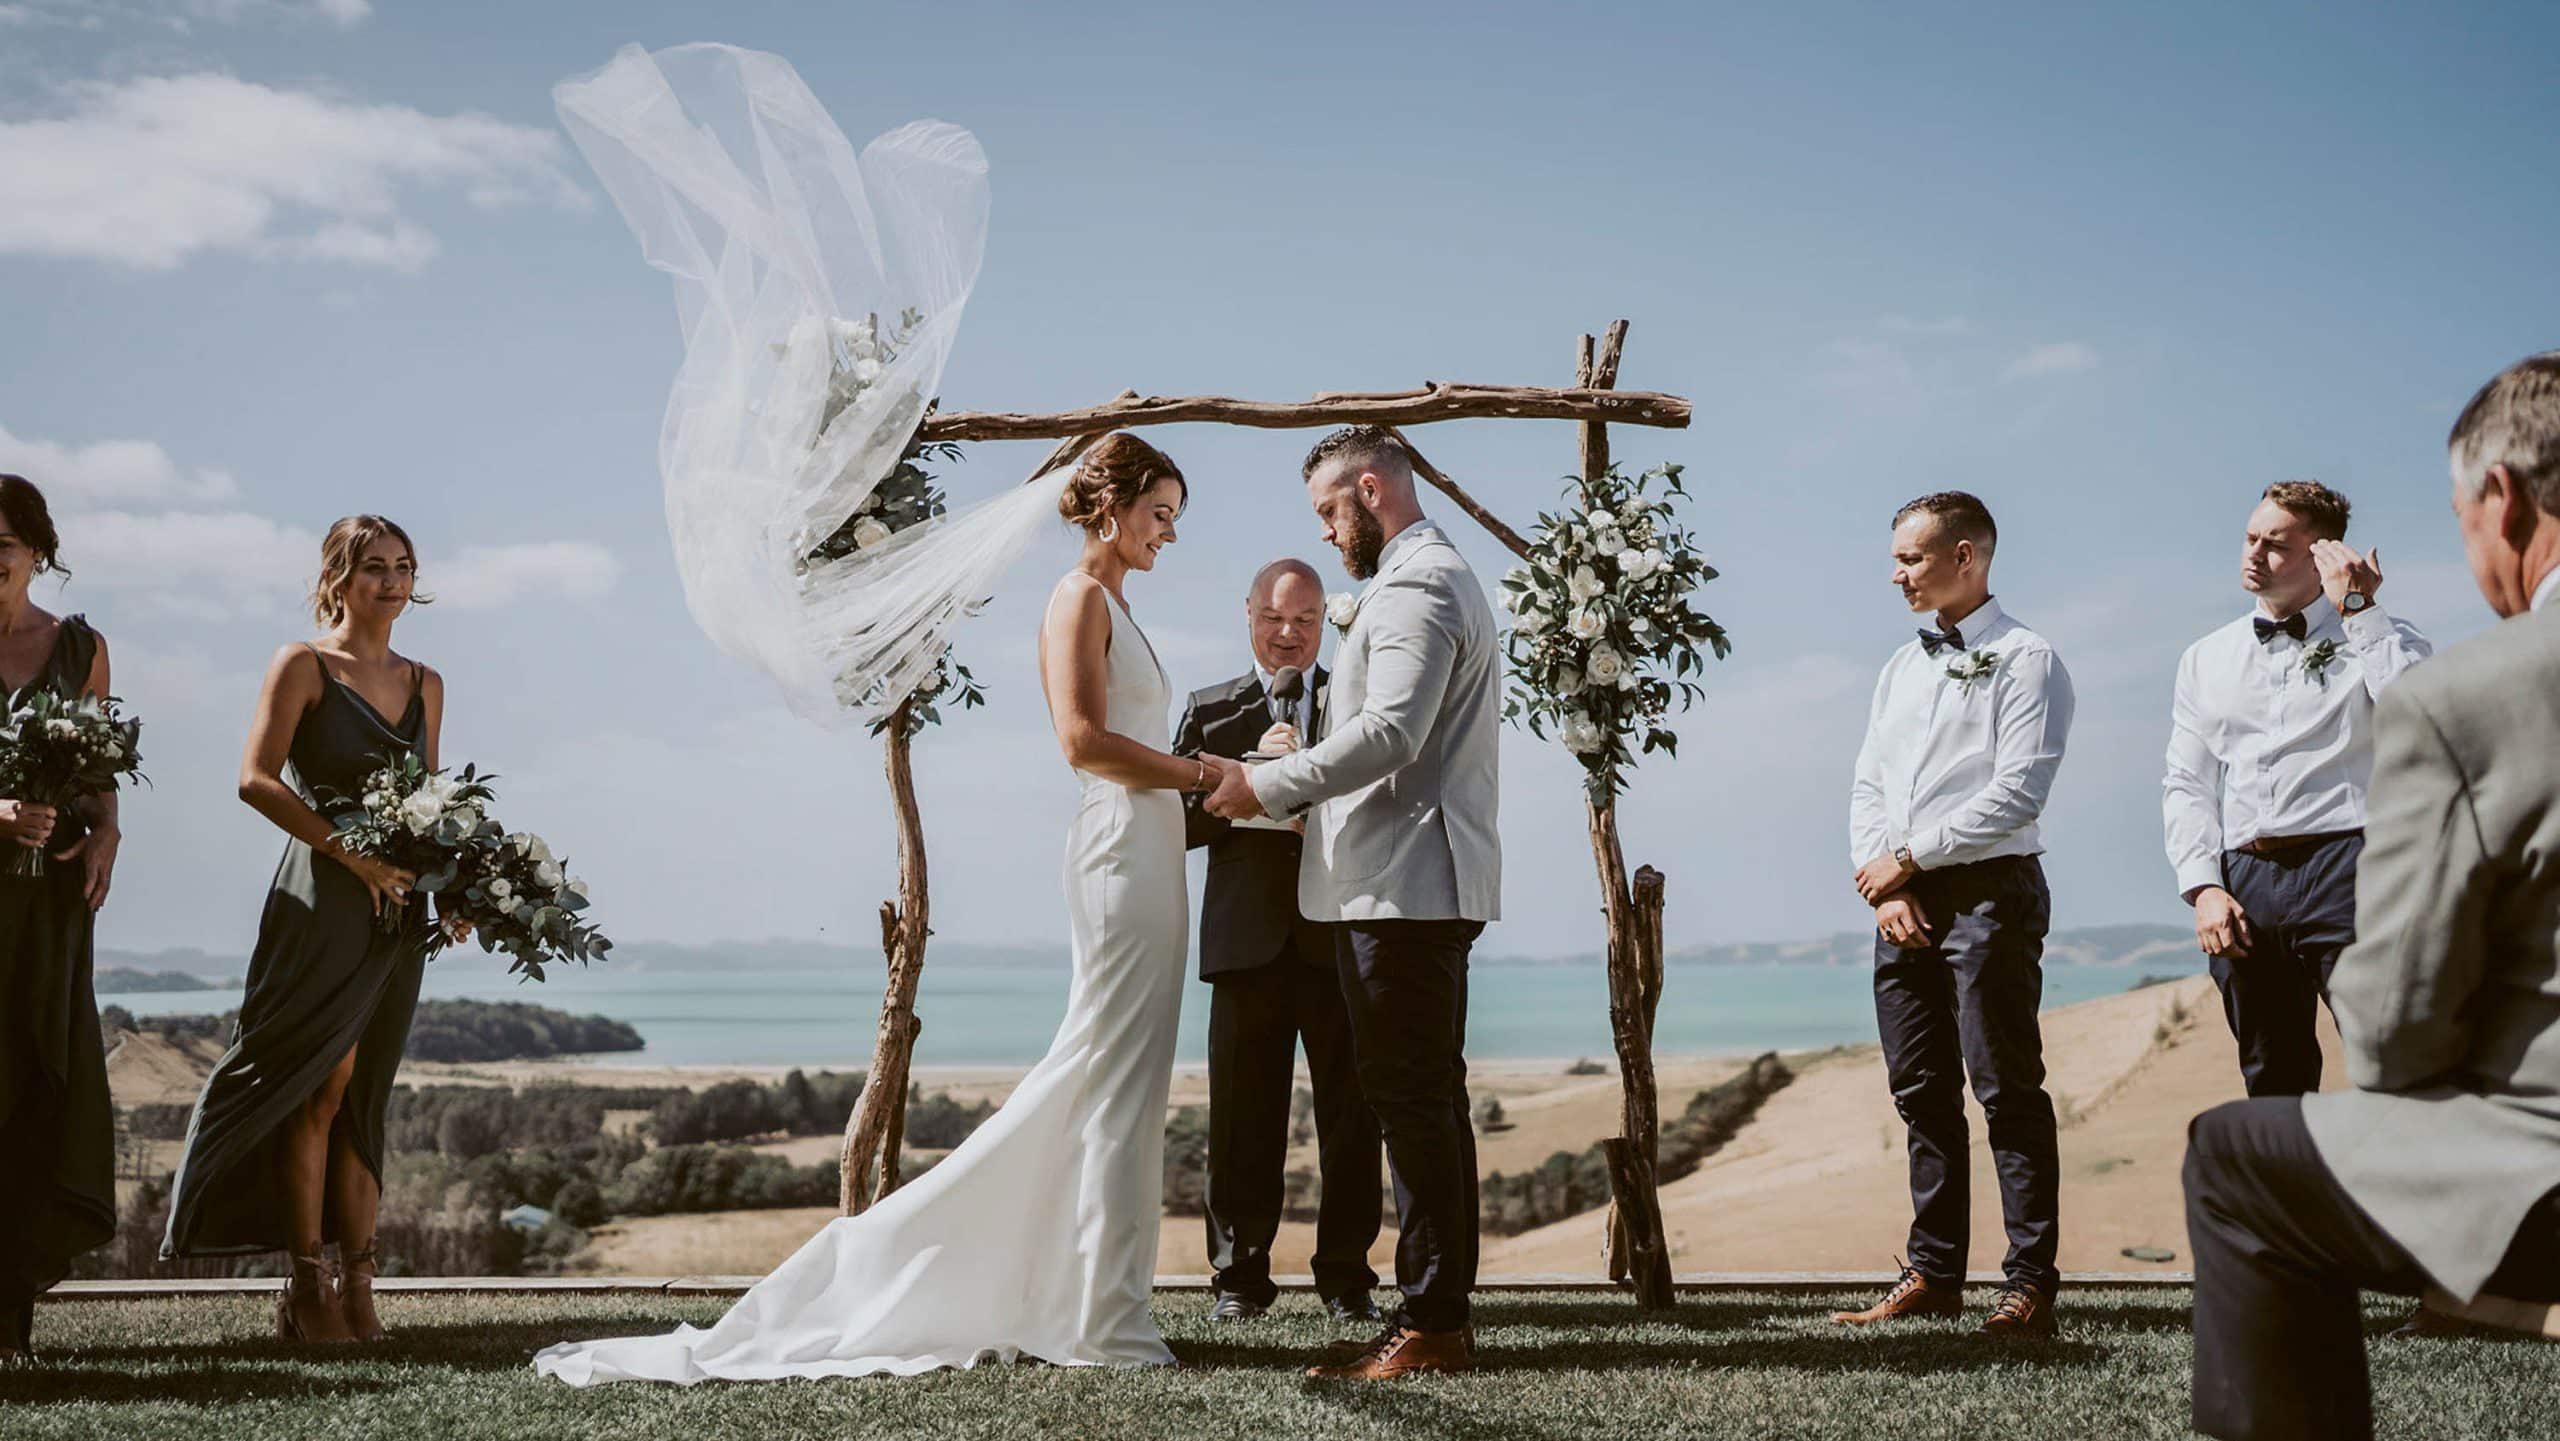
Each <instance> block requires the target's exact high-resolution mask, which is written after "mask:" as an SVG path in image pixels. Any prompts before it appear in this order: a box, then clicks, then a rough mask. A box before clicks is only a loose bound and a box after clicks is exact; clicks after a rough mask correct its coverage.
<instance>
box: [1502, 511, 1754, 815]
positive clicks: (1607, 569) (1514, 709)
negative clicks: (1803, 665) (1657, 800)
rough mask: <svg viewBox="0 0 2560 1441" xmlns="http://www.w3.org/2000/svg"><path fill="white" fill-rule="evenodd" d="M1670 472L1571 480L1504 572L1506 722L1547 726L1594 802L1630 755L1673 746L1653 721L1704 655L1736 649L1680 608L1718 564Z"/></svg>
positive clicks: (1690, 688) (1685, 693)
mask: <svg viewBox="0 0 2560 1441" xmlns="http://www.w3.org/2000/svg"><path fill="white" fill-rule="evenodd" d="M1680 469H1681V468H1680V467H1679V466H1677V465H1663V466H1658V467H1656V468H1655V469H1652V470H1649V471H1646V472H1645V473H1644V474H1642V475H1640V476H1637V477H1635V478H1634V479H1633V480H1629V479H1628V478H1626V477H1625V476H1623V475H1621V474H1619V473H1618V470H1617V469H1616V467H1614V466H1613V467H1611V468H1610V470H1609V471H1608V473H1607V474H1605V475H1603V476H1601V477H1600V478H1599V479H1597V480H1592V481H1585V480H1583V479H1581V478H1580V477H1571V478H1568V479H1567V481H1566V483H1565V497H1566V506H1565V508H1564V509H1563V510H1562V511H1561V512H1559V513H1557V514H1553V515H1543V514H1542V515H1540V516H1539V517H1538V523H1537V526H1536V529H1535V530H1534V531H1533V532H1532V534H1531V537H1530V546H1529V557H1528V560H1527V562H1526V563H1525V564H1522V565H1518V566H1515V567H1513V568H1512V570H1511V572H1510V574H1508V575H1506V576H1504V577H1503V579H1502V608H1503V610H1504V611H1506V612H1508V613H1509V614H1510V615H1511V617H1512V622H1511V629H1510V630H1509V631H1508V632H1506V633H1505V635H1504V638H1503V644H1504V649H1505V651H1506V653H1507V654H1508V656H1509V658H1510V661H1511V692H1510V695H1509V696H1508V697H1506V698H1505V701H1504V704H1503V716H1504V718H1505V719H1507V720H1510V721H1512V722H1514V723H1515V724H1525V725H1526V726H1527V727H1528V728H1529V731H1530V732H1531V733H1532V734H1534V735H1539V736H1544V735H1546V734H1547V733H1548V727H1550V726H1552V727H1553V728H1554V732H1555V736H1556V739H1557V740H1559V741H1560V742H1562V743H1563V745H1564V748H1565V749H1566V750H1568V751H1571V752H1572V753H1573V754H1574V756H1575V757H1576V758H1577V759H1579V760H1580V761H1581V762H1582V765H1583V769H1584V771H1585V772H1586V775H1585V777H1584V785H1585V788H1586V789H1587V790H1588V792H1589V794H1590V797H1591V800H1592V803H1593V804H1595V805H1607V804H1609V803H1610V802H1611V801H1612V799H1613V798H1615V797H1616V795H1617V794H1618V792H1619V791H1621V790H1624V789H1625V788H1626V776H1625V772H1626V768H1627V767H1629V766H1632V765H1633V764H1635V761H1636V758H1637V757H1638V756H1639V755H1641V754H1647V753H1650V752H1653V751H1656V750H1659V751H1662V752H1663V753H1665V754H1667V755H1674V756H1676V755H1678V754H1679V744H1680V738H1679V737H1678V736H1677V735H1675V734H1673V733H1672V732H1671V731H1670V730H1669V729H1667V728H1665V727H1664V726H1663V724H1662V720H1663V718H1664V717H1665V716H1667V715H1668V714H1670V712H1671V711H1672V710H1673V709H1674V708H1675V707H1676V708H1679V709H1686V708H1687V707H1688V706H1689V704H1690V703H1691V702H1692V701H1694V700H1696V699H1697V697H1698V696H1699V695H1700V694H1702V692H1701V691H1700V689H1699V687H1698V685H1697V684H1696V683H1695V682H1694V681H1692V680H1690V679H1688V677H1690V676H1692V675H1695V674H1698V673H1700V672H1702V671H1703V670H1704V669H1705V665H1706V662H1705V660H1704V658H1703V656H1702V655H1701V651H1706V652H1711V653H1712V654H1713V655H1714V656H1715V657H1716V658H1717V659H1718V660H1722V659H1723V658H1724V657H1725V656H1726V655H1727V654H1729V653H1730V652H1731V650H1732V643H1731V642H1730V641H1729V640H1727V639H1726V636H1725V632H1724V627H1722V626H1720V625H1717V624H1716V623H1715V622H1714V621H1713V620H1711V619H1709V618H1708V617H1707V616H1706V615H1705V614H1704V613H1703V612H1701V611H1699V610H1698V609H1697V608H1696V607H1695V606H1693V605H1692V604H1691V603H1690V599H1691V597H1692V596H1693V595H1694V594H1695V593H1696V591H1697V588H1698V587H1699V586H1701V585H1704V584H1705V583H1707V582H1708V581H1711V580H1713V579H1715V578H1716V570H1715V567H1713V566H1711V565H1709V564H1707V558H1706V555H1705V554H1704V553H1703V552H1702V551H1700V550H1699V549H1698V548H1697V546H1696V545H1695V543H1694V542H1693V541H1692V539H1691V537H1690V535H1689V532H1688V531H1687V530H1686V529H1685V528H1683V527H1682V526H1681V524H1680V522H1679V520H1678V518H1677V517H1676V516H1675V514H1674V513H1673V507H1674V504H1675V502H1685V501H1687V499H1688V498H1689V496H1688V491H1687V490H1686V489H1684V488H1683V487H1682V486H1681V484H1680ZM1657 482H1659V486H1660V490H1659V493H1658V494H1657V493H1655V486H1656V483H1657Z"/></svg>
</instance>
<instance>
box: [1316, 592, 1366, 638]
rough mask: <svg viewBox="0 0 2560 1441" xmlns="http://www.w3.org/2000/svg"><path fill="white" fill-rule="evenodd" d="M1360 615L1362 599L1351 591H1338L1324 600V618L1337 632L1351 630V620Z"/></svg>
mask: <svg viewBox="0 0 2560 1441" xmlns="http://www.w3.org/2000/svg"><path fill="white" fill-rule="evenodd" d="M1359 613H1360V597H1358V596H1356V595H1354V594H1352V593H1351V592H1350V591H1347V590H1338V591H1335V592H1334V593H1333V594H1331V595H1329V596H1326V597H1325V598H1324V618H1325V619H1326V620H1328V621H1330V622H1332V623H1333V628H1334V629H1335V630H1349V629H1351V618H1352V617H1353V616H1355V615H1358V614H1359Z"/></svg>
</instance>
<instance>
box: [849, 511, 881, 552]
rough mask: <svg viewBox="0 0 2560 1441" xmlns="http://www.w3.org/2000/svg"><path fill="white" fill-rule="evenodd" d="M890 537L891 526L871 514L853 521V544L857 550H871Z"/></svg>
mask: <svg viewBox="0 0 2560 1441" xmlns="http://www.w3.org/2000/svg"><path fill="white" fill-rule="evenodd" d="M888 538H889V527H887V526H885V525H882V524H881V523H880V522H878V521H876V520H873V519H872V518H871V517H869V516H867V515H866V516H864V517H863V518H862V519H860V520H857V521H855V522H854V523H853V545H854V549H856V550H869V549H870V548H871V547H873V546H875V545H878V544H879V543H880V542H882V541H884V540H887V539H888Z"/></svg>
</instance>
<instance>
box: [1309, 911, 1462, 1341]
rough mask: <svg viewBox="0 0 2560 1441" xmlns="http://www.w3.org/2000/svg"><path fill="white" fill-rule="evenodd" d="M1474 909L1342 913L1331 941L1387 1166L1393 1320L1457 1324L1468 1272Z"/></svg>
mask: <svg viewBox="0 0 2560 1441" xmlns="http://www.w3.org/2000/svg"><path fill="white" fill-rule="evenodd" d="M1483 932H1484V923H1483V922H1482V921H1350V922H1346V923H1344V925H1343V927H1342V946H1341V949H1340V950H1339V951H1338V952H1337V953H1336V954H1337V957H1338V959H1339V961H1340V965H1341V971H1342V998H1343V1000H1344V1001H1345V1002H1346V1003H1348V1005H1349V1007H1350V1011H1351V1052H1352V1056H1353V1058H1354V1061H1355V1063H1356V1064H1357V1066H1358V1068H1359V1072H1360V1090H1361V1092H1362V1093H1363V1094H1364V1095H1366V1096H1367V1097H1368V1098H1369V1107H1370V1109H1371V1110H1373V1111H1375V1112H1376V1113H1377V1117H1378V1129H1379V1131H1380V1132H1382V1133H1383V1134H1384V1135H1385V1136H1386V1141H1387V1166H1388V1168H1389V1170H1390V1171H1392V1172H1393V1174H1394V1176H1395V1193H1396V1289H1397V1290H1398V1291H1401V1292H1402V1293H1403V1296H1404V1299H1403V1301H1402V1302H1401V1304H1399V1305H1398V1306H1397V1308H1396V1314H1395V1322H1396V1324H1397V1325H1400V1326H1405V1327H1408V1328H1411V1329H1413V1330H1417V1331H1455V1330H1459V1329H1461V1328H1463V1327H1464V1326H1466V1324H1467V1321H1468V1314H1469V1313H1468V1309H1467V1297H1468V1293H1469V1292H1472V1291H1473V1290H1474V1289H1475V1284H1476V1131H1475V1122H1474V1118H1473V1117H1472V1116H1470V1115H1468V1113H1467V1056H1466V1050H1467V952H1468V950H1469V949H1470V948H1471V947H1473V946H1474V945H1475V940H1476V937H1477V936H1479V935H1481V934H1483Z"/></svg>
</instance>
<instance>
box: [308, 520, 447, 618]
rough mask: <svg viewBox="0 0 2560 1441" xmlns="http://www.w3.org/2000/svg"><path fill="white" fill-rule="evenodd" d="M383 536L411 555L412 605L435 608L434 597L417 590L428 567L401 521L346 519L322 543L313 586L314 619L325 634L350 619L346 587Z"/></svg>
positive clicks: (410, 584)
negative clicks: (402, 527) (419, 559)
mask: <svg viewBox="0 0 2560 1441" xmlns="http://www.w3.org/2000/svg"><path fill="white" fill-rule="evenodd" d="M384 536H389V537H390V538H391V539H393V540H396V541H398V542H400V548H401V549H402V550H405V551H407V552H409V567H410V569H409V574H410V581H409V604H411V605H433V604H435V602H436V598H435V597H434V596H431V595H429V594H427V593H426V592H425V591H423V590H420V589H418V582H417V575H418V572H419V571H421V570H423V569H425V567H424V566H421V565H420V564H419V563H418V546H417V543H416V542H415V541H412V540H410V539H409V532H407V531H405V530H402V529H401V528H400V523H399V522H398V521H395V520H392V519H390V518H389V517H387V516H379V515H350V516H343V517H341V518H340V519H339V520H338V522H337V523H336V524H335V525H332V526H330V527H329V534H328V535H327V536H326V537H325V538H324V539H322V540H321V542H320V578H319V579H318V580H315V581H313V582H312V583H311V617H312V619H314V620H316V621H318V622H320V628H321V629H322V630H328V629H331V628H333V627H334V626H336V625H337V623H338V622H340V621H342V620H345V619H346V618H347V587H348V586H350V585H353V584H354V583H355V579H356V567H357V566H358V565H360V564H362V563H363V561H364V553H365V552H366V551H368V550H371V549H373V543H374V542H375V541H377V540H380V539H382V538H383V537H384Z"/></svg>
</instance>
